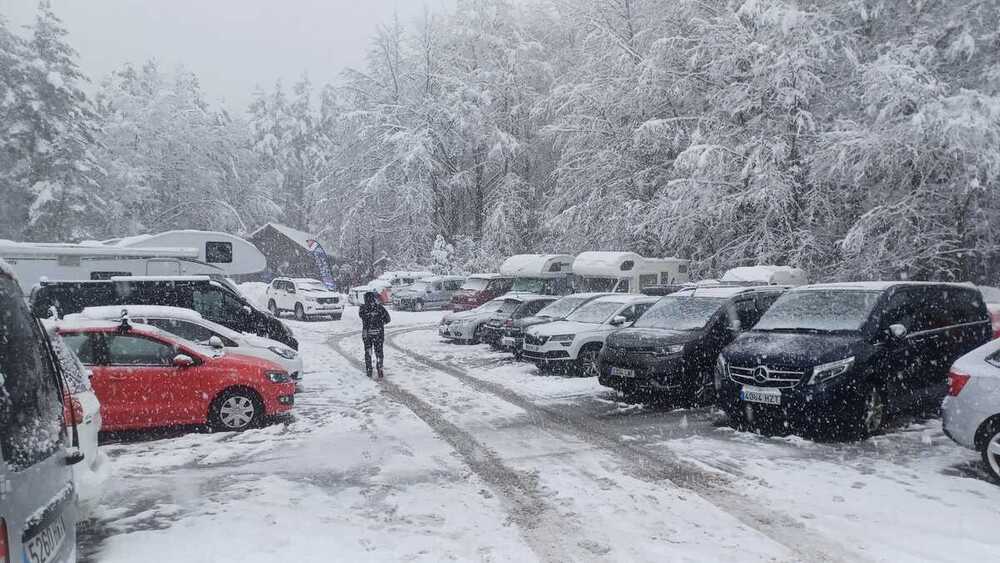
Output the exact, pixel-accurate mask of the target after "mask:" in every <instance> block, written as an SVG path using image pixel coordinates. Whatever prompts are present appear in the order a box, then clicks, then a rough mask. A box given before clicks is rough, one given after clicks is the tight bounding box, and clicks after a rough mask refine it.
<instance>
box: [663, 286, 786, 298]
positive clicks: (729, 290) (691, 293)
mask: <svg viewBox="0 0 1000 563" xmlns="http://www.w3.org/2000/svg"><path fill="white" fill-rule="evenodd" d="M780 287H781V286H773V285H761V286H752V285H751V286H747V285H730V286H720V287H715V286H706V287H692V288H687V289H682V290H680V291H678V292H676V293H672V294H671V295H685V296H688V297H708V298H711V299H729V298H730V297H734V296H736V295H739V294H741V293H748V292H752V291H760V290H762V289H769V288H771V289H773V288H780Z"/></svg>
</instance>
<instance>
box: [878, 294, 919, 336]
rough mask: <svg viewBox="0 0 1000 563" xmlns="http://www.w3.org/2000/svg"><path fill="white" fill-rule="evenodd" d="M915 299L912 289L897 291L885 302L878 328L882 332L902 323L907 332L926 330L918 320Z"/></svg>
mask: <svg viewBox="0 0 1000 563" xmlns="http://www.w3.org/2000/svg"><path fill="white" fill-rule="evenodd" d="M917 306H918V304H917V303H916V300H915V299H914V296H913V294H912V290H900V291H897V292H896V293H895V294H894V295H893V296H892V297H891V298H890V299H889V303H887V304H886V307H885V309H884V310H883V311H882V317H881V320H880V321H879V329H880V331H882V332H884V331H886V330H889V327H890V326H892V325H896V324H898V325H903V326H905V327H906V330H907V331H909V332H919V331H921V330H926V329H925V328H922V326H923V323H921V322H918V321H919V319H918V318H917V311H916V309H917Z"/></svg>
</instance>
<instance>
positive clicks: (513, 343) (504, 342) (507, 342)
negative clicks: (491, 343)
mask: <svg viewBox="0 0 1000 563" xmlns="http://www.w3.org/2000/svg"><path fill="white" fill-rule="evenodd" d="M500 344H502V345H504V346H511V347H513V346H516V345H517V342H516V341H515V340H514V339H513V338H511V337H509V336H504V337H503V338H501V339H500Z"/></svg>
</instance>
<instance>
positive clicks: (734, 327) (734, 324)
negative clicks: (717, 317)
mask: <svg viewBox="0 0 1000 563" xmlns="http://www.w3.org/2000/svg"><path fill="white" fill-rule="evenodd" d="M729 330H730V331H731V332H740V331H741V330H743V323H742V322H741V321H740V320H739V319H733V320H732V321H730V322H729Z"/></svg>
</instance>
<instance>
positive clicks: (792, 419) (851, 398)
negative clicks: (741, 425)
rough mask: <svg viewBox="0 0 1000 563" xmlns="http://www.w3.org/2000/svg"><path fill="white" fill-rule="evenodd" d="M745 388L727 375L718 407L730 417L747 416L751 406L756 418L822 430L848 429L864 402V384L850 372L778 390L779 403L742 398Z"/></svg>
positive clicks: (751, 411)
mask: <svg viewBox="0 0 1000 563" xmlns="http://www.w3.org/2000/svg"><path fill="white" fill-rule="evenodd" d="M743 387H744V386H743V384H740V383H737V382H735V381H733V380H732V379H730V378H729V377H728V376H727V377H725V378H724V379H723V380H722V386H721V389H719V393H718V397H719V399H718V400H719V406H720V407H722V409H723V410H724V411H726V413H727V414H729V415H730V417H732V416H738V417H745V415H746V414H747V412H748V410H747V409H748V408H749V412H750V413H751V414H752V416H753V418H754V419H755V420H760V421H763V422H770V423H783V424H784V425H786V426H787V427H789V428H791V429H793V430H802V431H814V432H823V431H837V430H841V429H843V428H846V427H847V426H846V425H848V424H852V423H854V422H855V421H854V420H852V418H853V417H854V416H855V413H857V407H858V404H859V402H860V401H861V393H860V391H859V389H860V388H861V385H859V384H857V383H856V382H855V380H854V378H852V377H850V375H848V376H847V377H839V378H837V379H834V380H833V381H829V382H827V383H821V384H819V385H807V384H805V383H799V384H798V385H796V386H795V387H791V388H783V389H778V391H780V393H781V404H780V405H766V404H762V403H750V402H746V401H744V400H743V399H742V398H741V397H740V392H741V391H742V389H743Z"/></svg>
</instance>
